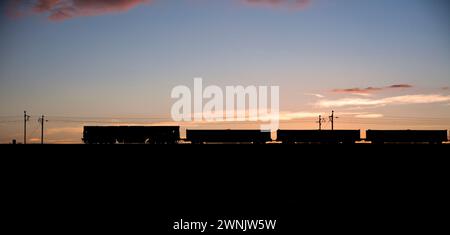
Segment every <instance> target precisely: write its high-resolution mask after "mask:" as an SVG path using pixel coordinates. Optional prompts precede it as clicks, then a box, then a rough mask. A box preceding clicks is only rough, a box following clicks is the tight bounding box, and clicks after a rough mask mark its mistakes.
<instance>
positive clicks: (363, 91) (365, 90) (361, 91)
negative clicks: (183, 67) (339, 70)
mask: <svg viewBox="0 0 450 235" xmlns="http://www.w3.org/2000/svg"><path fill="white" fill-rule="evenodd" d="M412 87H413V86H412V85H409V84H394V85H390V86H386V87H367V88H346V89H334V90H332V92H334V93H341V94H355V95H368V94H371V93H375V92H379V91H383V90H387V89H405V88H412Z"/></svg>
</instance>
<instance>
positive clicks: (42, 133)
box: [38, 115, 48, 144]
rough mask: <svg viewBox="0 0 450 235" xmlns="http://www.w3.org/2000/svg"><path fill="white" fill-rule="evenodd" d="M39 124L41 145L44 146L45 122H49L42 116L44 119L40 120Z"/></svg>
mask: <svg viewBox="0 0 450 235" xmlns="http://www.w3.org/2000/svg"><path fill="white" fill-rule="evenodd" d="M38 122H40V123H41V144H44V122H48V120H45V116H44V115H42V117H40V118H39V120H38Z"/></svg>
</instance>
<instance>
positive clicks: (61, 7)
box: [8, 0, 152, 21]
mask: <svg viewBox="0 0 450 235" xmlns="http://www.w3.org/2000/svg"><path fill="white" fill-rule="evenodd" d="M150 2H152V0H34V1H31V2H30V1H26V0H13V1H11V4H10V6H11V8H12V9H11V10H8V11H9V12H11V13H14V12H23V11H24V10H25V11H26V10H27V8H28V9H30V8H31V12H32V13H35V14H47V15H48V18H49V19H50V20H53V21H61V20H66V19H71V18H75V17H81V16H95V15H102V14H107V13H115V12H125V11H128V10H130V9H132V8H135V7H137V6H138V5H141V4H144V3H150Z"/></svg>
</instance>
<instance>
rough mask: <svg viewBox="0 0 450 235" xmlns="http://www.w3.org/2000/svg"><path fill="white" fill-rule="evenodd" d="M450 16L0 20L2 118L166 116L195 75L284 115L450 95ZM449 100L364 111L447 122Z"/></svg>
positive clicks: (226, 14)
mask: <svg viewBox="0 0 450 235" xmlns="http://www.w3.org/2000/svg"><path fill="white" fill-rule="evenodd" d="M2 9H3V10H4V11H6V9H7V7H6V4H5V3H3V5H2ZM449 10H450V3H449V2H448V1H445V0H311V2H310V4H309V5H308V6H307V7H305V8H304V9H290V8H289V7H284V6H260V5H251V4H243V3H242V1H240V0H236V1H234V0H229V1H228V0H220V1H205V0H166V1H162V0H159V1H158V0H155V1H153V3H151V4H141V5H136V6H135V7H134V8H132V9H130V10H128V11H122V12H113V11H112V12H107V14H94V15H92V16H80V17H74V18H69V19H64V20H60V21H57V22H55V21H52V20H49V19H48V18H47V16H48V14H49V13H48V12H41V13H39V14H38V13H32V14H25V15H24V16H21V17H13V18H11V17H9V16H7V14H2V16H1V18H0V19H1V23H0V33H1V35H2V39H1V40H0V51H1V52H2V53H1V54H0V115H2V116H15V115H20V114H21V113H22V112H23V110H24V109H27V110H29V111H30V112H32V113H39V114H40V113H45V114H48V115H56V116H67V117H71V116H89V117H96V116H102V117H110V116H114V115H132V114H149V115H165V114H168V113H169V112H170V105H171V104H172V103H173V100H171V99H170V90H171V89H172V87H174V86H176V85H188V86H191V85H192V79H193V78H194V77H202V78H203V79H204V80H205V83H207V84H214V85H219V86H225V85H240V84H241V85H279V86H280V89H281V107H282V109H283V110H284V111H289V112H326V110H329V109H331V108H333V107H317V106H314V105H311V104H314V103H317V102H319V101H318V100H317V97H314V96H310V95H305V94H320V95H321V96H324V97H325V99H327V100H339V99H344V98H345V99H349V98H358V99H360V98H363V99H371V100H372V99H375V100H377V99H383V98H389V97H395V96H405V95H440V96H442V97H448V95H449V92H448V89H443V88H444V87H448V86H450V67H449V66H448V65H449V64H450V38H449V37H450V32H449V31H450V27H449V23H450V15H449V12H450V11H449ZM394 84H409V85H411V86H412V88H408V89H398V90H394V89H382V90H383V91H380V92H377V93H375V94H367V95H365V96H361V94H355V93H349V94H342V93H340V94H336V92H332V91H333V90H337V89H342V90H344V89H346V88H361V89H364V88H366V87H379V88H382V87H387V86H390V85H394ZM384 90H387V91H384ZM425 98H430V97H425ZM447 103H450V102H448V101H445V99H444V101H439V102H434V101H432V102H429V103H426V104H416V103H414V104H398V105H397V104H395V103H394V104H387V105H383V107H363V108H364V110H363V112H366V113H376V114H382V115H384V116H389V115H401V116H409V115H417V114H418V113H419V114H421V116H430V117H436V116H439V117H449V118H450V111H449V107H450V106H448V104H447ZM339 108H340V109H341V111H342V112H349V110H352V109H350V108H361V107H339ZM347 109H348V110H347ZM423 110H427V112H424V111H423ZM447 126H448V125H447ZM4 128H6V127H4Z"/></svg>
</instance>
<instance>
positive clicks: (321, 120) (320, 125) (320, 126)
mask: <svg viewBox="0 0 450 235" xmlns="http://www.w3.org/2000/svg"><path fill="white" fill-rule="evenodd" d="M323 121H325V119H324V118H322V115H319V121H318V122H317V123H319V131H321V130H322V122H323Z"/></svg>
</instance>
